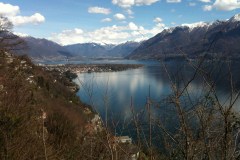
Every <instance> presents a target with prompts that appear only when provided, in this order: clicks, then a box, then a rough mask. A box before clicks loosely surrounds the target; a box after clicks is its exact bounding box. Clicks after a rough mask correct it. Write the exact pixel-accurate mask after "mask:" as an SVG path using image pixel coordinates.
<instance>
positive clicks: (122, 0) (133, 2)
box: [112, 0, 159, 8]
mask: <svg viewBox="0 0 240 160" xmlns="http://www.w3.org/2000/svg"><path fill="white" fill-rule="evenodd" d="M157 1H159V0H112V3H113V4H115V5H118V6H120V7H123V8H130V7H132V6H141V5H151V4H153V3H156V2H157Z"/></svg>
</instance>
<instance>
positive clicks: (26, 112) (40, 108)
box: [0, 52, 127, 160]
mask: <svg viewBox="0 0 240 160" xmlns="http://www.w3.org/2000/svg"><path fill="white" fill-rule="evenodd" d="M0 75H1V76H0V159H18V160H22V159H24V160H26V159H98V158H99V157H102V159H109V157H111V153H110V151H109V148H108V146H107V145H106V144H109V137H112V136H110V135H111V134H106V133H108V132H107V131H106V130H105V128H104V127H103V125H102V123H101V121H100V118H99V117H97V115H96V114H95V113H94V112H93V111H91V109H89V107H88V106H86V105H85V104H83V103H81V101H80V100H79V99H78V97H76V95H75V92H73V91H71V90H70V89H69V88H68V87H66V86H71V85H72V82H71V80H69V79H67V78H66V77H64V76H61V75H60V74H59V73H57V71H51V72H50V71H46V70H44V69H43V68H41V67H38V66H35V65H33V64H32V63H31V61H30V60H29V59H28V58H27V57H25V56H21V57H16V56H12V55H10V54H8V53H6V52H5V53H3V52H1V53H0ZM96 117H97V119H98V121H96V123H97V124H98V125H96V124H95V122H93V119H96ZM106 135H108V136H106ZM93 141H94V143H92V142H93ZM126 153H127V152H126ZM119 154H120V157H121V156H124V155H126V154H123V153H122V152H121V151H119Z"/></svg>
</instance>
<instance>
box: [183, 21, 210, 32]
mask: <svg viewBox="0 0 240 160" xmlns="http://www.w3.org/2000/svg"><path fill="white" fill-rule="evenodd" d="M209 25H210V24H209V23H206V22H196V23H191V24H188V23H185V24H182V25H181V26H182V27H189V29H190V31H192V30H193V29H195V28H203V27H208V26H209Z"/></svg>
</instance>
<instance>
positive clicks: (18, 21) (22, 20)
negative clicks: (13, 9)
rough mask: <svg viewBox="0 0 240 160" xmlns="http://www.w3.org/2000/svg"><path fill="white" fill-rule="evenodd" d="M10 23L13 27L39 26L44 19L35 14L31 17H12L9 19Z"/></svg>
mask: <svg viewBox="0 0 240 160" xmlns="http://www.w3.org/2000/svg"><path fill="white" fill-rule="evenodd" d="M9 19H10V21H12V23H13V25H15V26H19V25H24V24H35V25H37V24H39V23H42V22H44V21H45V18H44V16H43V15H41V14H40V13H35V14H34V15H32V16H14V17H9Z"/></svg>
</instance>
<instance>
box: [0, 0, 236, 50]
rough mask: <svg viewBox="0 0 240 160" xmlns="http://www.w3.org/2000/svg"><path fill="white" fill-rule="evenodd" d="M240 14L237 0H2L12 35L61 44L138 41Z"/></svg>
mask: <svg viewBox="0 0 240 160" xmlns="http://www.w3.org/2000/svg"><path fill="white" fill-rule="evenodd" d="M238 13H240V0H40V1H35V0H2V1H1V0H0V15H1V16H4V17H7V18H8V19H9V20H10V21H11V22H12V23H13V25H14V27H13V32H14V33H15V34H18V35H21V36H33V37H36V38H46V39H49V40H52V41H54V42H56V43H59V44H61V45H69V44H75V43H89V42H96V43H101V44H103V43H107V44H119V43H124V42H126V41H142V40H145V39H148V38H151V37H153V36H154V35H156V34H158V33H160V32H161V31H163V30H164V29H168V28H171V27H174V26H178V25H182V24H191V23H196V22H213V21H215V20H226V19H229V18H231V17H232V16H234V15H235V14H238Z"/></svg>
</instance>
